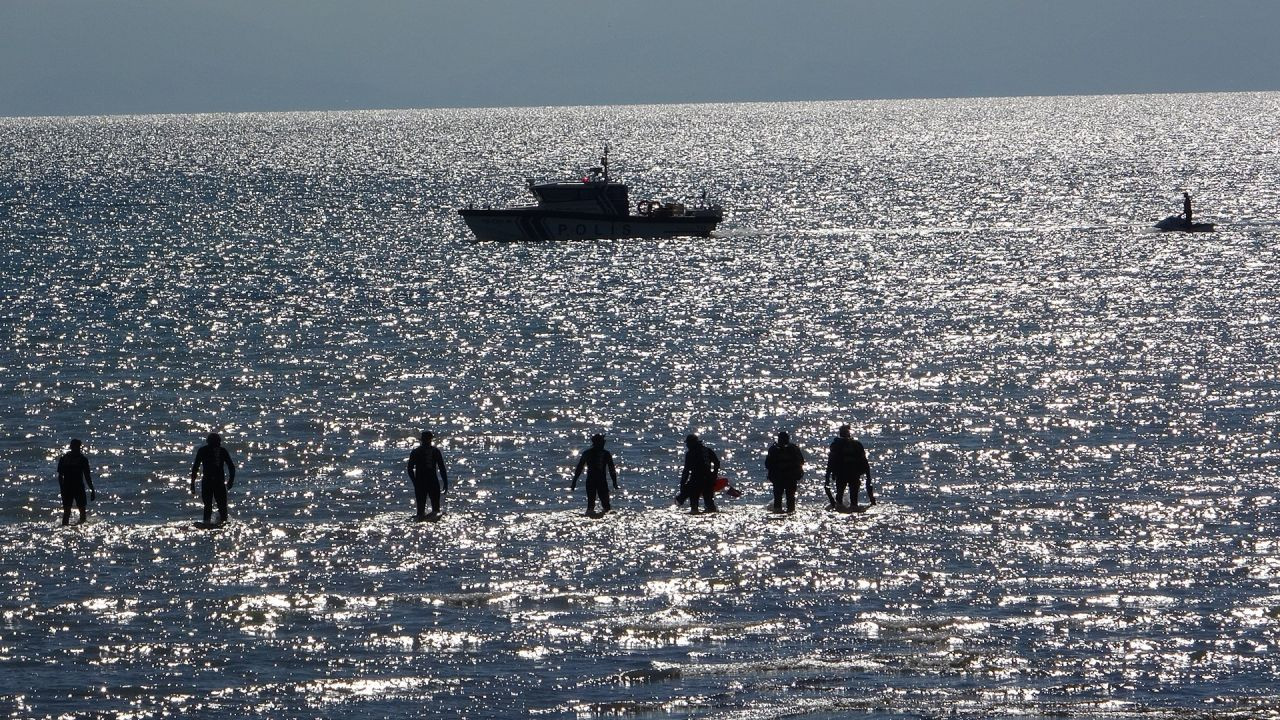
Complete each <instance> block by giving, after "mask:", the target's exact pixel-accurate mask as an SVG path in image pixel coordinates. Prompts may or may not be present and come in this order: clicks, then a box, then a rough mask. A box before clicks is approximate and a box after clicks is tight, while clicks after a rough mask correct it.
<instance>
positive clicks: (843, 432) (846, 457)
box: [823, 425, 876, 508]
mask: <svg viewBox="0 0 1280 720" xmlns="http://www.w3.org/2000/svg"><path fill="white" fill-rule="evenodd" d="M863 475H866V476H867V497H868V498H870V499H871V504H872V505H875V504H876V495H875V491H874V490H872V489H871V465H870V464H869V463H868V462H867V451H866V448H864V447H862V443H860V442H858V441H857V440H854V439H853V438H852V437H850V436H849V426H848V425H841V426H840V437H838V438H836V439H835V440H834V441H832V443H831V450H830V452H829V453H828V454H827V475H826V478H825V479H824V480H823V484H824V485H825V486H826V488H827V497H828V498H830V499H831V505H832V507H836V508H839V507H840V506H842V505H843V504H844V489H845V488H846V487H848V488H849V503H850V506H851V507H855V508H856V507H857V506H858V491H859V489H860V486H861V484H862V476H863ZM832 476H835V479H836V494H835V495H834V496H832V494H831V488H830V485H831V478H832Z"/></svg>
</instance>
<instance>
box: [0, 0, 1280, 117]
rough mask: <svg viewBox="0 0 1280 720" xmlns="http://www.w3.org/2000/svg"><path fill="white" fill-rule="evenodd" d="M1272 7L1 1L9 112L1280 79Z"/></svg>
mask: <svg viewBox="0 0 1280 720" xmlns="http://www.w3.org/2000/svg"><path fill="white" fill-rule="evenodd" d="M1278 35H1280V1H1278V0H1159V1H1157V0H643V1H639V0H417V1H410V0H0V116H14V115H69V114H75V115H78V114H99V113H156V112H204V111H235V110H302V109H349V108H409V107H413V108H420V107H445V106H464V107H469V106H506V105H577V104H607V103H667V102H706V101H734V100H809V99H846V98H849V99H852V98H903V97H956V96H985V95H1058V94H1081V93H1128V92H1183V91H1212V90H1276V89H1280V41H1278Z"/></svg>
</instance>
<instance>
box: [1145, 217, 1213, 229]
mask: <svg viewBox="0 0 1280 720" xmlns="http://www.w3.org/2000/svg"><path fill="white" fill-rule="evenodd" d="M1155 227H1156V229H1157V230H1161V231H1163V232H1213V223H1200V222H1191V223H1189V222H1187V219H1186V218H1185V217H1183V216H1181V215H1170V216H1169V217H1167V218H1165V219H1163V220H1161V221H1160V222H1158V223H1156V224H1155Z"/></svg>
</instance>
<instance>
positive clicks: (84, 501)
mask: <svg viewBox="0 0 1280 720" xmlns="http://www.w3.org/2000/svg"><path fill="white" fill-rule="evenodd" d="M88 504H89V499H88V498H87V497H85V494H84V488H83V487H82V488H80V492H78V493H76V509H77V510H79V511H80V522H84V520H85V513H84V509H85V506H86V505H88Z"/></svg>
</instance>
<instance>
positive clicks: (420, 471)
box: [405, 430, 449, 520]
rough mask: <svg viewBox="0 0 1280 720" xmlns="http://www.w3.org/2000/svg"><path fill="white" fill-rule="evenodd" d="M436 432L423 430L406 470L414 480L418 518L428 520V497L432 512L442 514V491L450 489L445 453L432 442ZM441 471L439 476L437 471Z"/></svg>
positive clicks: (410, 454) (411, 479)
mask: <svg viewBox="0 0 1280 720" xmlns="http://www.w3.org/2000/svg"><path fill="white" fill-rule="evenodd" d="M434 439H435V434H434V433H432V432H431V431H430V430H428V431H426V432H423V433H422V437H421V442H420V443H419V444H418V447H416V448H414V449H413V452H411V453H409V464H408V466H407V467H406V468H405V471H406V472H408V473H409V480H410V481H412V482H413V494H414V499H415V501H416V502H417V508H418V514H417V515H416V516H415V518H416V519H418V520H426V519H427V514H426V509H427V498H431V514H432V515H439V514H440V492H441V489H442V488H443V491H444V492H448V491H449V473H448V472H446V471H445V469H444V455H441V454H440V448H438V447H435V446H434V445H432V444H431V441H432V440H434ZM437 471H439V476H437V475H436V472H437Z"/></svg>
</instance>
